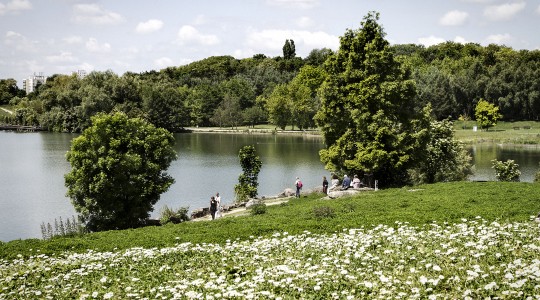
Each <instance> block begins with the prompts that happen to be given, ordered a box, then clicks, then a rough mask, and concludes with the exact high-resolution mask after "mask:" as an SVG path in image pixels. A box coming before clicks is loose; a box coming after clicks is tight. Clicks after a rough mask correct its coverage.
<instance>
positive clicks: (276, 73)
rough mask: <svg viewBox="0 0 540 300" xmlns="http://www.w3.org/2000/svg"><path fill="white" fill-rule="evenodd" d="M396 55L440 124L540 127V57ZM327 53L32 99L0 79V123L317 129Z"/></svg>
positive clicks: (493, 50) (55, 81) (177, 72)
mask: <svg viewBox="0 0 540 300" xmlns="http://www.w3.org/2000/svg"><path fill="white" fill-rule="evenodd" d="M389 52H390V53H391V54H392V55H394V56H395V57H396V58H397V59H398V60H399V61H400V62H401V63H402V67H403V68H406V69H407V70H408V72H410V74H411V77H412V78H413V79H414V80H415V82H416V90H417V95H416V98H415V101H416V105H417V107H418V109H421V108H422V107H423V106H425V105H426V104H428V103H431V106H432V109H433V111H432V113H433V117H434V118H435V119H437V120H443V119H450V120H457V119H465V120H467V119H473V118H474V109H475V106H476V103H477V102H478V101H479V100H480V99H485V100H487V101H489V102H491V103H493V104H495V105H496V106H498V107H499V112H500V113H501V114H502V115H503V118H502V120H505V121H518V120H538V116H539V115H540V51H539V50H534V51H529V50H520V51H516V50H513V49H512V48H509V47H506V46H500V45H494V44H492V45H488V46H485V47H484V46H481V45H478V44H473V43H469V44H459V43H454V42H446V43H441V44H438V45H434V46H430V47H424V46H421V45H414V44H406V45H393V46H390V48H389ZM331 55H334V53H333V52H332V50H330V49H326V48H324V49H314V50H312V51H311V52H310V53H309V55H308V56H307V57H305V58H300V57H298V56H296V53H295V47H294V41H292V40H287V41H286V42H285V45H284V46H283V56H279V57H267V56H265V55H264V54H257V55H254V56H253V57H251V58H245V59H235V58H234V57H231V56H213V57H209V58H206V59H203V60H200V61H196V62H193V63H190V64H188V65H184V66H178V67H168V68H166V69H162V70H160V71H150V72H143V73H132V72H127V73H125V74H123V75H121V76H119V75H117V74H115V73H114V72H112V71H104V72H98V71H94V72H91V73H89V74H88V75H87V76H86V77H85V78H82V79H81V78H79V77H77V75H75V74H73V75H52V76H50V77H48V78H47V81H46V83H45V84H43V85H40V86H38V87H37V89H36V91H35V92H32V93H30V94H28V95H26V93H25V92H24V91H23V90H20V89H19V88H18V87H17V82H16V81H15V80H14V79H0V105H10V106H11V108H12V109H13V110H14V111H15V114H13V115H7V114H3V115H1V117H0V123H10V124H19V125H35V126H41V127H43V128H46V129H48V130H50V131H60V132H81V131H82V130H84V129H85V128H86V127H88V126H89V125H90V117H91V116H93V115H95V114H97V113H100V112H105V113H108V112H112V111H122V112H125V113H126V114H127V115H128V116H131V117H141V118H144V119H146V120H149V121H150V122H152V123H153V124H154V125H156V126H159V127H163V128H166V129H168V130H170V131H173V132H175V131H180V130H181V129H182V128H184V127H189V126H221V127H231V126H240V125H256V124H263V123H270V124H274V125H275V126H276V127H280V128H286V127H287V126H291V128H298V129H305V128H313V127H315V124H314V122H313V116H314V115H315V113H316V112H317V110H318V108H319V102H320V101H319V99H318V96H317V90H318V88H319V87H320V85H321V84H322V83H323V82H324V78H325V76H326V75H325V74H326V72H325V61H326V59H327V58H328V57H329V56H331Z"/></svg>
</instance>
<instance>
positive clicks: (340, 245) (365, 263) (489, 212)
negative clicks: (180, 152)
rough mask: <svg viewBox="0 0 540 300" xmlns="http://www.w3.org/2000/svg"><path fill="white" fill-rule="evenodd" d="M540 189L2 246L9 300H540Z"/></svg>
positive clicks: (413, 191)
mask: <svg viewBox="0 0 540 300" xmlns="http://www.w3.org/2000/svg"><path fill="white" fill-rule="evenodd" d="M538 195H540V184H533V183H503V182H457V183H439V184H434V185H422V186H415V187H405V188H400V189H388V190H379V191H376V192H375V191H374V192H365V193H361V194H360V195H358V196H355V197H351V198H343V199H334V200H326V199H323V198H322V195H320V194H312V195H309V196H306V197H303V198H301V199H291V200H290V201H289V202H287V203H284V204H281V205H276V206H269V207H268V208H267V212H266V213H265V214H261V215H253V216H252V215H245V216H236V217H229V218H223V219H218V220H216V221H208V222H186V223H182V224H177V225H167V226H163V227H146V228H140V229H133V230H124V231H109V232H100V233H93V234H86V235H82V236H77V237H71V238H66V237H61V238H53V239H52V240H46V241H43V240H19V241H12V242H9V243H3V244H0V299H18V298H21V299H22V298H24V299H47V298H49V299H68V298H83V299H86V298H87V299H94V298H99V299H130V298H133V299H145V298H146V299H159V298H162V299H171V298H178V299H189V298H206V299H219V298H248V299H250V298H251V299H298V298H302V299H322V298H324V299H331V298H334V299H358V298H379V299H390V298H394V299H400V298H418V299H426V298H428V299H443V298H465V299H477V298H480V297H482V298H486V297H492V298H496V297H498V298H523V299H525V298H527V297H529V296H531V297H533V298H538V297H540V260H539V258H538V257H540V256H539V252H540V238H539V233H540V228H539V226H538V223H536V222H534V221H533V218H534V217H535V216H536V214H537V213H538V212H539V211H540V196H538Z"/></svg>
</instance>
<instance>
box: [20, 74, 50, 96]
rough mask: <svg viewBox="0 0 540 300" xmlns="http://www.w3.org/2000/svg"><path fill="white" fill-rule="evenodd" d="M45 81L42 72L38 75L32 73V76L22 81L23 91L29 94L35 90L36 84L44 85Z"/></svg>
mask: <svg viewBox="0 0 540 300" xmlns="http://www.w3.org/2000/svg"><path fill="white" fill-rule="evenodd" d="M45 81H46V78H45V76H44V75H43V72H39V74H36V73H34V76H30V77H28V79H23V90H25V91H26V93H27V94H29V93H31V92H33V91H34V90H35V89H36V87H37V85H38V84H44V83H45Z"/></svg>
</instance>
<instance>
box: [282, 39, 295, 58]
mask: <svg viewBox="0 0 540 300" xmlns="http://www.w3.org/2000/svg"><path fill="white" fill-rule="evenodd" d="M295 57H296V46H294V41H293V40H285V44H284V45H283V58H284V59H292V58H295Z"/></svg>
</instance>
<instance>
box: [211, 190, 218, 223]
mask: <svg viewBox="0 0 540 300" xmlns="http://www.w3.org/2000/svg"><path fill="white" fill-rule="evenodd" d="M216 211H217V201H216V198H215V197H214V196H212V197H211V198H210V214H211V215H212V220H214V219H215V218H216Z"/></svg>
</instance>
